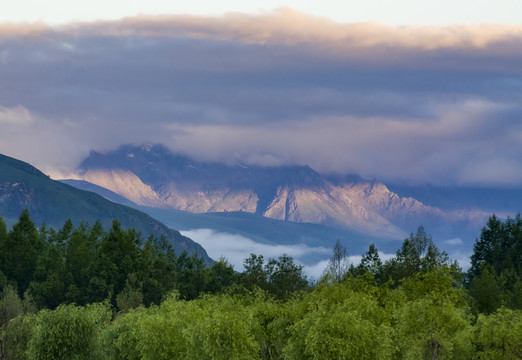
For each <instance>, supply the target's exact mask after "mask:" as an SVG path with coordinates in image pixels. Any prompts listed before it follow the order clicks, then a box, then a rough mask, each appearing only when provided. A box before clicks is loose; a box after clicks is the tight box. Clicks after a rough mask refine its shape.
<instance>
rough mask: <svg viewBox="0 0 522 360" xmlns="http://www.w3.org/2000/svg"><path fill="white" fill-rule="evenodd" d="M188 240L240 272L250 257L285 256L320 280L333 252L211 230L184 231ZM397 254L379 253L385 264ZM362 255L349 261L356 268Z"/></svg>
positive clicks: (326, 249)
mask: <svg viewBox="0 0 522 360" xmlns="http://www.w3.org/2000/svg"><path fill="white" fill-rule="evenodd" d="M181 233H182V234H183V235H184V236H187V237H189V238H191V239H192V240H194V241H196V242H198V243H199V244H200V245H202V246H203V247H204V248H205V250H206V251H207V253H208V255H209V256H210V257H211V258H213V259H219V258H221V257H223V258H225V259H226V260H227V261H228V262H229V263H230V264H232V265H233V266H234V269H235V270H236V271H240V272H241V271H244V268H243V261H244V260H245V259H246V258H248V257H249V256H250V254H256V255H263V256H264V257H265V259H266V260H268V259H269V258H271V259H277V258H278V257H279V256H281V255H284V254H286V255H289V256H291V257H293V258H294V261H295V262H296V263H297V264H300V265H303V270H304V272H305V274H306V275H307V276H308V277H310V278H312V279H315V280H318V279H319V278H320V277H321V276H322V275H323V273H324V270H325V269H326V267H327V265H328V262H329V261H330V257H331V256H332V249H331V248H326V247H320V246H315V247H311V246H307V245H303V244H295V245H278V244H263V243H259V242H255V241H254V240H252V239H249V238H247V237H244V236H242V235H238V234H230V233H224V232H217V231H214V230H211V229H192V230H186V231H181ZM394 256H395V254H388V253H383V252H379V257H380V258H381V261H383V262H384V261H386V260H388V259H391V258H392V257H394ZM361 258H362V255H351V256H349V261H350V263H351V264H353V265H354V266H357V265H359V263H360V262H361Z"/></svg>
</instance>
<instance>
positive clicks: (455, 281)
mask: <svg viewBox="0 0 522 360" xmlns="http://www.w3.org/2000/svg"><path fill="white" fill-rule="evenodd" d="M470 260H471V266H470V268H469V270H468V271H466V272H464V271H462V270H461V269H460V268H459V266H458V265H457V263H456V262H455V261H452V260H451V259H449V257H448V255H447V254H446V253H444V252H443V251H440V250H439V249H438V248H437V247H436V245H435V244H434V242H433V240H432V238H431V236H430V235H429V234H427V233H426V232H425V230H424V228H423V227H422V226H421V227H419V228H418V230H417V231H416V233H412V234H411V235H410V236H409V237H408V238H406V239H405V240H404V241H403V243H402V246H401V247H400V249H398V250H397V253H396V256H395V257H394V258H392V259H390V260H387V261H381V259H380V258H379V253H378V250H377V248H376V247H375V245H373V244H372V245H370V247H369V249H368V251H367V252H366V253H365V254H363V257H362V261H361V263H360V264H358V265H357V266H355V265H353V264H351V263H350V262H349V261H348V251H347V250H346V248H344V247H343V245H342V244H341V243H339V242H338V243H337V244H336V245H335V247H334V249H333V252H332V257H331V259H330V262H329V264H328V267H327V268H326V269H325V272H324V275H323V276H322V277H321V278H320V279H319V280H317V281H313V282H312V281H310V280H309V279H307V278H306V276H305V275H304V273H303V268H302V266H300V265H298V264H296V263H295V262H294V260H293V258H292V257H290V256H287V255H281V256H280V257H279V258H277V259H265V258H264V257H263V256H262V255H256V254H251V255H250V257H248V258H247V259H245V261H244V270H243V272H236V271H234V268H233V267H232V266H231V265H230V264H229V263H228V262H227V261H226V259H219V260H218V261H215V262H214V263H213V264H212V265H210V266H207V265H206V264H205V262H204V261H203V259H201V258H198V257H197V256H195V255H193V256H191V255H188V254H187V253H181V254H176V253H175V252H174V251H173V250H172V248H171V246H170V245H169V243H168V242H167V241H166V239H165V238H159V239H157V238H154V237H149V238H148V239H143V237H142V235H141V234H140V233H139V232H137V231H135V230H134V229H122V227H121V225H120V223H119V222H118V221H117V220H115V221H114V222H113V224H112V227H111V228H110V229H109V230H108V231H105V230H104V229H103V227H102V226H101V224H100V223H95V224H93V225H92V226H91V225H89V224H86V223H81V224H80V225H79V226H77V227H75V226H74V225H73V223H72V222H71V221H67V222H66V223H65V224H64V225H63V227H62V228H61V229H59V230H55V229H52V228H47V227H46V226H45V225H42V226H41V227H40V228H37V227H36V225H35V224H34V222H33V221H32V220H31V218H30V214H29V212H28V211H23V212H22V213H21V214H20V216H19V219H18V222H17V223H15V224H14V225H13V226H12V228H11V229H7V227H6V224H5V222H4V221H3V220H2V219H1V217H0V351H1V353H0V355H1V356H0V358H1V359H520V358H522V337H521V336H520V334H522V284H521V281H520V274H521V267H522V261H521V260H522V219H521V217H520V215H517V216H516V217H514V218H507V219H506V220H502V219H499V218H497V217H496V216H495V215H492V216H491V217H490V218H489V219H488V221H487V223H486V224H485V225H484V227H483V228H482V231H481V233H480V236H479V238H477V239H476V241H475V244H474V249H473V254H472V256H471V259H470Z"/></svg>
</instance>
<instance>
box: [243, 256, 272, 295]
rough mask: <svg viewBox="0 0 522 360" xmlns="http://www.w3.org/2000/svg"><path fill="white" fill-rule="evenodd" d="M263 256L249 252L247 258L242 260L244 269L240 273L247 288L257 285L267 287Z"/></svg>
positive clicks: (264, 288)
mask: <svg viewBox="0 0 522 360" xmlns="http://www.w3.org/2000/svg"><path fill="white" fill-rule="evenodd" d="M264 265H265V258H264V257H263V255H256V254H250V256H249V257H248V258H246V259H245V261H243V267H244V268H245V270H244V271H243V273H242V274H241V279H242V283H243V286H245V288H247V289H253V288H254V287H256V286H257V287H259V288H260V289H263V290H266V289H267V287H268V278H267V277H268V275H267V273H266V271H265V268H264Z"/></svg>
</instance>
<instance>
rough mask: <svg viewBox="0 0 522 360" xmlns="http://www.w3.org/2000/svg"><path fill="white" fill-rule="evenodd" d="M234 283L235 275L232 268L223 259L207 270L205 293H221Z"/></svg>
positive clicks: (235, 280)
mask: <svg viewBox="0 0 522 360" xmlns="http://www.w3.org/2000/svg"><path fill="white" fill-rule="evenodd" d="M236 282H237V275H236V272H235V271H234V267H233V266H232V265H231V264H230V263H229V262H228V261H227V260H226V259H225V258H223V257H222V258H220V259H219V261H215V262H214V263H213V264H212V266H211V267H210V268H209V269H208V285H207V291H209V292H211V293H214V294H215V293H220V292H223V291H224V290H226V289H227V288H230V287H231V286H232V285H233V284H235V283H236Z"/></svg>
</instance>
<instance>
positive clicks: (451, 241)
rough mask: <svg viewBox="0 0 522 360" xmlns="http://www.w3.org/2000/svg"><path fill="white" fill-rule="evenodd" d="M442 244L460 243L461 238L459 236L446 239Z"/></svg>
mask: <svg viewBox="0 0 522 360" xmlns="http://www.w3.org/2000/svg"><path fill="white" fill-rule="evenodd" d="M444 244H448V245H462V244H463V242H462V239H461V238H454V239H448V240H445V241H444Z"/></svg>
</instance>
